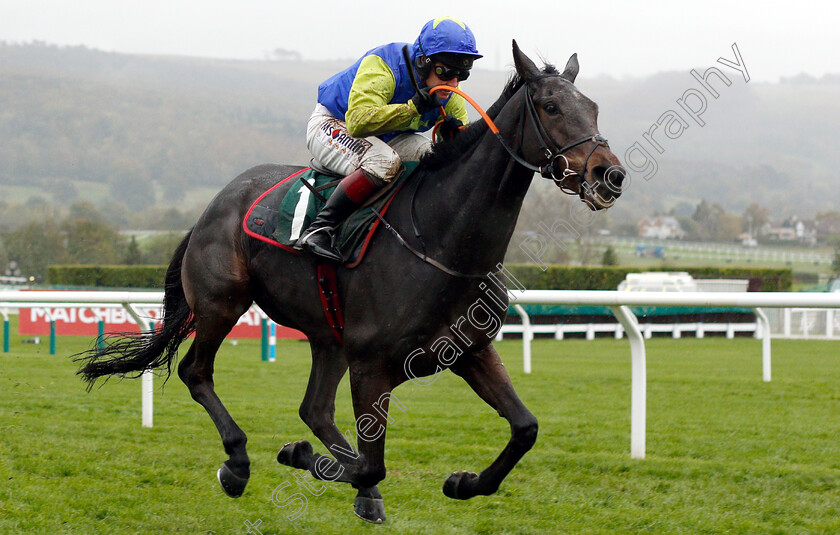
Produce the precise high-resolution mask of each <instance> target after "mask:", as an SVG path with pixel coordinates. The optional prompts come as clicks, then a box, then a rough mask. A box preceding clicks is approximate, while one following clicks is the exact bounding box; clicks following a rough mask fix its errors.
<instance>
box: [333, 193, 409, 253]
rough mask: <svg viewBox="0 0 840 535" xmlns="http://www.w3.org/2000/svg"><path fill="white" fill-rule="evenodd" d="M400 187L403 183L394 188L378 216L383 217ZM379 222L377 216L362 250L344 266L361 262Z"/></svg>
mask: <svg viewBox="0 0 840 535" xmlns="http://www.w3.org/2000/svg"><path fill="white" fill-rule="evenodd" d="M402 187H403V184H400V187H398V188H397V189H396V190H394V193H392V194H391V198H390V199H388V202H386V203H385V206H383V207H382V211H381V212H379V215H380V216H382V217H385V213H386V212H387V211H388V207H389V206H391V203H392V202H393V201H394V199H395V198H396V197H397V193H399V192H400V190H401V189H402ZM381 222H382V220H381V219H379V218H378V217H377V218H376V221H374V222H373V224H372V225H371V226H370V231H368V235H367V238H365V242H364V243H363V244H362V250H361V251H359V257H358V258H357V259H356V261H355V262H352V263H350V264H344V267H346V268H348V269H353V268H354V267H356V266H358V265H359V264H361V263H362V259H363V258H364V257H365V253H366V252H367V248H368V245H370V240H371V238H373V234H374V233H375V232H376V229H377V228H379V224H380V223H381Z"/></svg>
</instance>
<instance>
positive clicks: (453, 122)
mask: <svg viewBox="0 0 840 535" xmlns="http://www.w3.org/2000/svg"><path fill="white" fill-rule="evenodd" d="M462 126H464V123H462V122H461V121H460V120H458V118H457V117H455V116H454V115H447V116H446V117H444V118H443V121H441V123H440V124H439V125H438V134H440V138H441V139H452V138H454V137H455V136H457V135H458V131H459V129H460V128H461V127H462Z"/></svg>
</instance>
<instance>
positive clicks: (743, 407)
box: [0, 337, 840, 535]
mask: <svg viewBox="0 0 840 535" xmlns="http://www.w3.org/2000/svg"><path fill="white" fill-rule="evenodd" d="M88 343H89V341H88V340H85V339H82V338H72V337H65V338H61V339H59V344H58V348H59V355H58V356H49V355H48V354H47V352H48V350H47V347H46V346H45V345H43V344H42V345H40V346H32V345H24V344H22V343H21V342H20V337H16V338H15V339H14V340H13V346H12V352H11V353H8V354H0V363H2V364H1V365H0V432H2V441H0V533H2V534H16V533H45V534H57V533H74V534H99V533H102V534H109V535H110V534H123V533H132V534H134V533H141V534H147V533H161V534H164V533H167V534H168V533H215V534H244V533H246V532H247V529H246V526H245V521H249V522H256V521H257V520H261V521H262V524H261V525H260V527H259V530H260V532H261V533H263V534H264V535H269V534H279V533H317V534H320V533H369V534H373V533H376V534H382V535H384V534H391V533H395V534H404V533H429V534H438V533H636V532H647V533H692V534H693V533H749V534H754V533H825V534H829V533H838V532H840V344H839V343H837V342H818V341H782V340H774V341H773V382H771V383H763V382H762V381H761V357H760V343H759V342H758V341H756V340H752V339H745V338H739V339H735V340H725V339H721V338H706V339H703V340H696V339H680V340H672V339H664V338H656V339H653V340H650V341H649V342H648V434H647V458H646V459H645V460H633V459H631V458H630V456H629V447H630V422H629V416H630V356H629V348H628V344H627V341H626V340H612V339H599V340H596V341H593V342H587V341H583V340H567V341H561V342H558V341H554V340H537V341H536V342H534V356H533V369H534V373H533V374H531V375H529V376H526V375H524V374H523V373H522V371H521V370H522V364H521V343H520V342H518V341H506V342H503V343H500V344H497V347H498V348H499V350H500V352H501V354H502V356H503V358H504V360H505V361H506V362H507V365H508V369H509V372H510V374H511V375H512V378H513V381H514V384H515V385H516V387H517V390H518V392H519V394H520V397H521V398H522V399H523V401H524V402H525V404H526V405H527V406H528V407H529V408H530V409H531V410H532V411H533V412H534V413H535V414H536V416H537V418H538V419H539V421H540V434H539V437H538V439H537V444H536V446H535V447H534V449H533V450H532V451H531V452H530V453H528V454H527V455H526V456H525V457H524V458H523V460H522V461H521V462H520V463H519V465H518V466H517V467H516V468H515V469H514V471H513V472H512V473H511V474H510V476H509V477H508V478H507V480H506V481H505V482H504V483H503V484H502V487H501V489H500V490H499V492H498V493H497V494H495V495H494V496H489V497H477V498H473V499H472V500H469V501H466V502H459V501H454V500H450V499H448V498H446V497H445V496H444V495H443V494H442V492H441V486H442V484H443V481H444V480H445V479H446V477H447V476H448V475H449V474H450V473H451V472H452V471H454V470H460V469H468V470H473V471H480V470H481V469H483V468H485V467H486V466H487V465H488V464H489V463H490V462H491V461H492V460H493V459H494V458H495V457H496V455H498V453H499V452H500V451H501V450H502V448H503V447H504V444H505V442H506V440H507V438H508V436H509V431H508V426H507V424H506V423H505V422H504V421H503V420H502V419H500V418H498V417H497V416H496V414H495V413H494V411H493V410H491V409H490V408H489V407H488V406H487V405H485V404H484V403H483V402H482V401H480V400H479V398H478V397H477V396H476V395H475V394H474V393H473V392H472V391H471V390H470V389H469V387H467V386H466V384H465V383H463V382H462V381H461V380H460V379H458V378H457V377H455V376H454V375H453V374H451V373H449V372H446V373H444V374H442V375H441V376H440V377H439V378H438V380H437V381H436V382H435V383H434V384H433V385H432V386H428V387H421V386H417V385H413V384H407V385H403V386H401V387H399V388H398V389H397V390H396V391H395V395H396V396H397V397H398V398H399V400H400V401H401V402H402V403H403V404H404V405H405V407H406V410H405V411H404V412H401V411H400V410H399V409H397V408H396V406H395V404H394V403H393V402H392V404H391V406H392V416H393V418H394V423H393V424H392V425H391V426H390V428H389V430H388V443H387V450H386V461H387V466H388V468H389V473H388V477H387V478H386V479H385V481H383V482H382V483H381V485H380V490H381V491H382V494H383V495H384V497H385V506H386V510H387V513H388V520H387V522H386V523H385V524H384V525H382V526H373V525H369V524H365V523H364V522H362V521H361V520H359V519H357V518H356V517H355V516H354V515H353V513H352V503H353V497H354V496H355V492H354V491H353V490H352V489H351V488H350V487H349V486H348V485H343V484H338V483H332V484H328V485H327V486H326V490H325V491H324V492H323V494H321V495H319V496H314V495H312V494H311V493H309V492H308V491H306V490H304V489H303V488H302V487H299V486H298V485H297V480H296V479H295V477H294V474H295V473H299V471H296V470H293V469H291V468H288V467H284V466H281V465H279V464H277V462H276V461H275V455H276V453H277V450H278V449H279V448H280V446H282V444H283V443H284V442H287V441H292V440H299V439H308V440H311V441H313V443H315V440H314V437H313V436H312V434H311V433H310V432H309V430H308V429H307V428H306V427H305V426H304V424H303V423H302V422H301V421H300V420H299V418H298V416H297V408H298V405H299V403H300V400H301V399H302V397H303V392H304V388H305V385H306V379H307V377H308V372H309V357H308V346H307V345H306V344H305V343H303V342H280V343H279V344H278V351H277V355H278V356H277V362H275V363H263V362H260V360H259V346H258V342H256V341H253V342H252V341H240V343H239V345H237V346H233V345H231V344H230V343H226V344H225V345H224V346H223V348H222V350H221V352H220V355H219V358H218V359H217V361H216V362H217V367H216V385H217V390H218V392H219V395H220V396H221V398H222V400H223V401H224V402H225V403H226V405H227V407H228V408H229V409H230V410H231V412H232V414H233V415H234V417H235V418H236V419H237V421H238V423H239V424H240V425H241V427H242V428H243V429H244V430H245V431H246V432H247V433H248V435H249V443H248V446H249V453H250V455H251V459H252V467H251V468H252V477H251V481H250V483H249V485H248V488H247V490H246V492H245V495H244V496H243V497H241V498H239V499H237V500H232V499H230V498H228V497H226V496H225V495H224V494H223V493H222V491H221V489H220V488H219V486H218V484H217V482H216V476H215V473H216V469H217V468H218V467H219V466H220V464H221V463H222V461H223V460H224V459H225V458H226V456H225V454H224V452H223V449H222V446H221V442H220V440H219V437H218V434H217V433H216V429H215V427H214V426H213V425H212V423H211V421H210V418H209V417H208V416H207V414H206V413H205V412H204V410H203V409H202V408H201V407H200V406H199V405H198V404H196V403H195V402H193V401H192V399H191V398H190V396H189V394H188V393H187V390H186V387H184V386H183V385H182V384H181V383H180V381H179V380H178V379H177V377H175V378H173V379H172V380H171V381H170V382H169V383H168V384H167V385H166V388H165V389H164V391H163V392H162V393H161V390H160V385H161V384H162V381H160V380H156V388H155V426H154V428H152V429H143V428H141V426H140V384H139V381H132V380H125V381H117V380H112V381H110V382H108V383H107V384H105V385H104V386H103V387H102V388H97V389H94V390H93V391H92V392H91V393H90V394H88V393H86V392H85V390H84V385H83V384H82V383H81V381H80V380H79V379H78V378H77V377H76V376H75V375H74V372H75V369H76V367H75V365H74V364H73V363H71V362H70V361H69V360H68V359H67V358H66V355H68V354H69V353H72V352H75V351H79V350H81V349H84V348H86V347H87V344H88ZM336 421H337V422H338V425H339V427H340V428H341V430H342V431H343V430H345V429H348V428H350V427H351V426H352V423H353V420H352V412H351V408H350V401H349V389H348V387H347V381H346V378H345V381H344V382H343V383H342V387H341V389H340V390H339V394H338V408H337V413H336ZM316 449H317V450H320V451H323V447H322V446H321V445H320V444H317V445H316ZM306 481H309V482H310V483H311V484H312V485H313V488H315V489H316V490H317V489H318V488H319V486H320V483H317V482H314V481H313V480H311V478H309V477H308V476H307V479H306ZM285 483H289V485H287V486H286V487H283V488H281V490H280V491H278V494H277V496H276V497H277V501H278V503H280V502H282V501H283V500H284V499H286V498H289V497H291V495H292V493H294V492H303V493H304V494H306V495H307V496H308V505H307V508H306V511H305V512H304V513H303V515H302V516H300V518H298V519H297V520H295V521H289V520H287V519H285V518H284V515H290V514H291V513H292V510H293V509H295V508H296V505H298V504H294V505H292V506H290V507H287V508H285V509H284V508H280V507H278V506H276V505H274V504H273V503H272V501H271V497H272V492H273V491H274V489H276V488H278V487H279V486H281V485H283V484H285ZM254 533H256V532H254Z"/></svg>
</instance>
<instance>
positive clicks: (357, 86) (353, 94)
mask: <svg viewBox="0 0 840 535" xmlns="http://www.w3.org/2000/svg"><path fill="white" fill-rule="evenodd" d="M396 85H397V83H396V80H395V79H394V73H393V72H391V69H390V67H388V65H387V64H386V63H385V61H383V60H382V58H380V57H379V56H376V55H370V56H367V57H365V58H364V59H363V60H362V62H361V64H360V65H359V70H358V71H356V78H355V79H354V80H353V86H352V87H351V88H350V96H349V98H348V101H347V113H345V114H344V120H345V122H346V123H347V131H348V132H349V133H350V135H351V136H353V137H356V138H361V137H368V136H377V135H381V134H387V133H389V132H396V131H399V130H409V129H416V128H417V127H418V126H419V125H420V114H419V113H418V112H417V109H416V108H415V107H414V105H413V104H411V103H410V102H404V103H399V104H388V103H389V102H390V101H391V99H392V98H393V97H394V90H395V89H396Z"/></svg>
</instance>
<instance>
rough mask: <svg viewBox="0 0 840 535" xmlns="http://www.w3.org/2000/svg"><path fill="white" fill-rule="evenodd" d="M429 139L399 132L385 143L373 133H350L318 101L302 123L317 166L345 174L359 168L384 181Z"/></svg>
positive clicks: (419, 153) (425, 146)
mask: <svg viewBox="0 0 840 535" xmlns="http://www.w3.org/2000/svg"><path fill="white" fill-rule="evenodd" d="M431 143H432V142H431V140H430V139H429V138H427V137H426V136H424V135H422V134H419V133H417V132H409V133H405V134H400V135H398V136H397V137H395V138H394V139H392V140H391V141H389V142H388V143H385V142H384V141H382V140H381V139H379V138H378V137H376V136H370V137H366V138H354V137H351V136H350V134H349V133H348V132H347V125H346V124H345V123H344V121H342V120H340V119H336V118H335V117H333V115H332V114H331V113H330V111H329V110H328V109H327V108H326V107H324V106H322V105H321V104H316V105H315V110H314V111H313V112H312V115H311V116H310V117H309V124H308V125H307V126H306V147H307V148H308V149H309V152H311V153H312V156H314V158H315V162H316V163H317V164H319V165H320V166H321V167H325V168H327V169H329V170H330V171H332V172H334V173H338V174H340V175H345V176H346V175H349V174H350V173H352V172H353V171H355V170H356V169H359V168H361V169H362V170H364V171H365V172H366V173H368V175H372V176H374V177H376V178H379V179H380V180H382V181H384V182H390V180H391V179H392V178H394V177H395V176H396V174H397V172H398V171H399V169H400V165H401V164H402V161H403V160H405V161H417V160H419V159H420V157H421V156H422V155H423V154H425V153H426V152H427V151H428V150H429V147H430V146H431Z"/></svg>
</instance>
